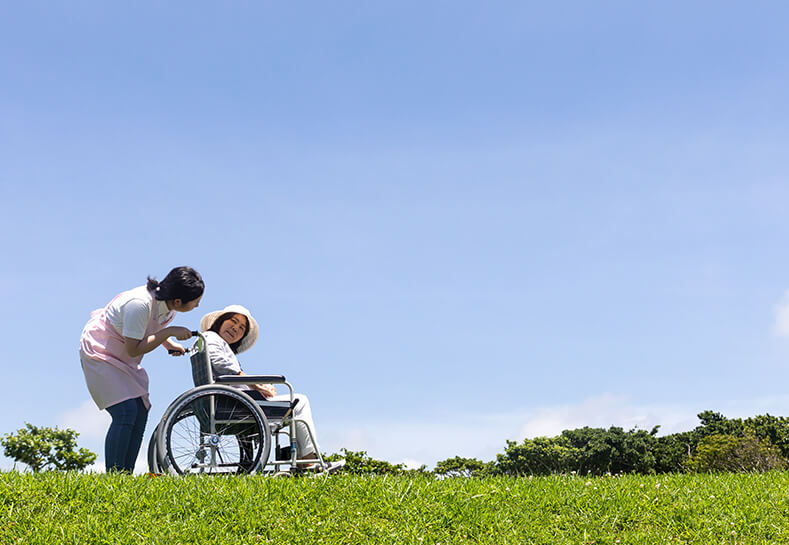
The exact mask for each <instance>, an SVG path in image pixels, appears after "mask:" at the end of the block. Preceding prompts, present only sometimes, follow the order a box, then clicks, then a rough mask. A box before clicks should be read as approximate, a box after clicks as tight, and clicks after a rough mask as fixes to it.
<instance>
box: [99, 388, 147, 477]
mask: <svg viewBox="0 0 789 545" xmlns="http://www.w3.org/2000/svg"><path fill="white" fill-rule="evenodd" d="M107 412H108V413H110V416H112V424H110V429H109V430H108V431H107V438H106V439H105V440H104V452H105V458H106V460H105V462H106V464H107V473H109V472H110V471H125V472H127V473H132V472H133V471H134V463H135V462H136V461H137V454H138V453H139V452H140V445H142V436H143V434H144V433H145V424H146V423H147V422H148V409H146V408H145V404H144V403H143V402H142V398H141V397H136V398H134V399H127V400H126V401H121V402H120V403H116V404H115V405H112V406H110V407H107Z"/></svg>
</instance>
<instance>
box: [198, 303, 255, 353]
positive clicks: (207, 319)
mask: <svg viewBox="0 0 789 545" xmlns="http://www.w3.org/2000/svg"><path fill="white" fill-rule="evenodd" d="M229 312H232V313H235V314H241V315H243V316H245V317H246V319H247V320H248V321H249V331H247V334H246V336H245V337H244V339H243V340H242V341H241V344H240V345H238V350H236V353H237V354H240V353H241V352H246V351H247V350H249V349H250V348H252V345H253V344H255V343H256V342H257V340H258V335H259V332H260V328H259V327H258V323H257V321H256V320H255V319H254V318H253V317H252V313H250V312H249V310H247V309H246V308H245V307H242V306H241V305H230V306H227V307H225V308H224V309H222V310H217V311H214V312H209V313H208V314H206V315H205V316H203V317H202V318H201V319H200V331H208V330H209V329H211V326H213V325H214V322H216V320H217V318H219V317H220V316H222V315H223V314H227V313H229Z"/></svg>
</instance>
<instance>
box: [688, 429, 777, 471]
mask: <svg viewBox="0 0 789 545" xmlns="http://www.w3.org/2000/svg"><path fill="white" fill-rule="evenodd" d="M780 454H781V453H780V450H779V449H778V448H776V447H774V446H772V445H771V444H770V443H768V442H766V441H762V440H760V439H759V438H757V437H755V436H753V435H746V436H745V437H736V436H734V435H728V434H717V435H710V436H708V437H705V438H704V439H702V440H701V442H700V443H699V446H698V448H697V449H696V454H694V455H693V457H692V458H690V460H688V462H687V464H686V465H687V467H688V469H690V470H691V471H696V472H699V473H707V472H718V471H771V470H774V469H785V468H786V460H784V459H783V458H781V455H780Z"/></svg>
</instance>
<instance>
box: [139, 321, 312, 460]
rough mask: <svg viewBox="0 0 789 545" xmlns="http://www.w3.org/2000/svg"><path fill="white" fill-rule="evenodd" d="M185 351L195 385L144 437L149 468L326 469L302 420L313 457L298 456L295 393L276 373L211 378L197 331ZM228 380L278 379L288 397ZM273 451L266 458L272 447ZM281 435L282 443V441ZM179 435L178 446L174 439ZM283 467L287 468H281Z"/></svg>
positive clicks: (265, 381)
mask: <svg viewBox="0 0 789 545" xmlns="http://www.w3.org/2000/svg"><path fill="white" fill-rule="evenodd" d="M192 334H193V335H194V336H196V337H198V339H197V341H196V342H195V344H194V346H193V347H192V348H191V349H190V350H189V351H188V352H189V353H190V358H189V359H190V362H191V366H192V379H193V382H194V385H195V387H194V388H192V389H191V390H187V391H185V392H184V393H182V394H181V395H180V396H178V397H177V398H176V399H175V400H174V401H173V402H172V403H170V405H169V406H168V407H167V409H166V410H165V412H164V415H163V416H162V418H161V420H160V421H159V424H158V425H157V426H156V428H155V429H154V431H153V433H152V435H151V439H150V441H149V443H148V468H149V471H150V472H151V473H169V474H174V475H178V474H183V473H198V474H219V473H222V474H234V473H235V474H238V473H257V472H260V473H265V474H272V475H290V474H291V473H292V472H293V471H294V470H297V469H298V466H299V465H300V464H316V467H317V469H318V470H319V471H326V469H327V463H326V462H325V461H324V459H323V456H322V455H321V453H320V450H319V449H318V448H317V441H316V440H315V437H314V435H313V433H312V429H310V427H309V426H307V425H306V423H305V426H304V428H306V430H307V433H308V434H309V438H310V441H311V442H312V444H313V445H315V446H316V448H315V456H316V458H300V457H299V452H298V444H297V442H296V424H297V423H299V422H301V423H304V421H303V420H301V419H299V418H295V417H294V416H293V410H294V409H295V407H296V405H297V403H298V399H297V398H296V397H295V393H294V391H293V386H292V385H291V384H290V383H289V382H288V381H287V380H285V377H284V376H282V375H243V376H242V375H223V376H218V377H216V380H214V377H213V373H212V370H211V362H210V359H209V357H208V351H207V346H206V341H205V337H203V335H202V334H201V333H200V332H198V331H193V332H192ZM231 384H232V385H252V384H284V385H285V386H287V388H288V391H289V401H268V400H257V399H254V398H253V397H251V396H250V395H249V394H247V393H246V392H245V391H244V390H241V389H239V388H234V387H232V386H231ZM272 439H273V446H274V449H273V450H274V457H273V459H271V460H269V457H270V454H271V450H272V449H271V447H272ZM283 439H287V441H288V444H287V446H283ZM180 441H183V442H184V443H186V444H185V445H183V446H181V445H180V444H177V443H178V442H180ZM285 468H287V470H286V469H285Z"/></svg>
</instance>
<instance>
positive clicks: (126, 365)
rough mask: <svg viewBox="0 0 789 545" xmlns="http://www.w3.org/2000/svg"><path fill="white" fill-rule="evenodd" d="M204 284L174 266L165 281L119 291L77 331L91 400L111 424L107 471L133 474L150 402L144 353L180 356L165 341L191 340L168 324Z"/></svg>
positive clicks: (181, 349) (194, 302)
mask: <svg viewBox="0 0 789 545" xmlns="http://www.w3.org/2000/svg"><path fill="white" fill-rule="evenodd" d="M204 289H205V285H204V284H203V279H202V278H201V277H200V274H199V273H198V272H197V271H195V270H194V269H192V268H191V267H176V268H175V269H173V270H171V271H170V272H169V273H168V274H167V276H166V277H165V279H164V280H162V281H161V282H157V281H156V280H155V279H153V278H151V277H148V283H147V284H146V285H145V286H140V287H137V288H134V289H132V290H129V291H124V292H123V293H121V294H120V295H118V296H117V297H115V299H113V300H112V301H110V303H109V304H108V305H107V306H106V307H104V308H103V309H98V310H95V311H93V313H92V314H91V318H90V321H88V323H87V324H86V325H85V329H83V330H82V337H81V339H80V350H79V356H80V361H81V362H82V372H83V373H84V374H85V382H87V384H88V390H89V391H90V395H91V397H93V401H95V402H96V405H98V407H99V409H100V410H104V409H107V412H109V413H110V416H112V424H110V429H109V431H107V438H106V439H105V442H104V450H105V461H106V465H107V472H110V471H126V472H129V473H131V472H132V471H133V470H134V463H135V461H136V460H137V454H138V452H139V451H140V445H141V444H142V437H143V433H144V432H145V424H146V422H147V421H148V411H149V409H150V408H151V403H150V401H149V400H148V373H146V372H145V369H143V368H142V367H141V366H140V361H141V360H142V357H143V355H145V354H147V353H148V352H150V351H152V350H153V349H154V348H156V347H157V346H159V345H162V346H163V347H164V348H166V349H167V350H171V351H173V354H174V355H182V354H184V353H185V349H184V347H183V346H181V345H180V344H178V343H177V342H175V341H171V340H170V337H175V338H176V339H178V340H180V341H184V340H186V339H188V338H189V337H191V335H192V334H191V331H189V329H187V328H185V327H178V326H169V327H167V325H168V324H169V323H170V322H171V321H172V319H173V318H174V317H175V312H176V311H177V312H189V311H190V310H192V309H194V308H197V306H198V305H199V304H200V298H201V297H202V295H203V290H204Z"/></svg>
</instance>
